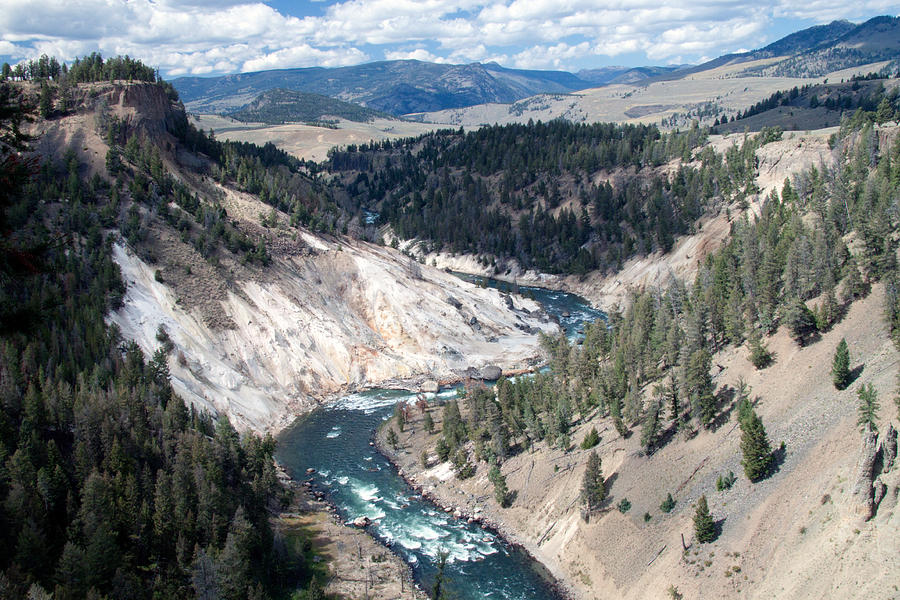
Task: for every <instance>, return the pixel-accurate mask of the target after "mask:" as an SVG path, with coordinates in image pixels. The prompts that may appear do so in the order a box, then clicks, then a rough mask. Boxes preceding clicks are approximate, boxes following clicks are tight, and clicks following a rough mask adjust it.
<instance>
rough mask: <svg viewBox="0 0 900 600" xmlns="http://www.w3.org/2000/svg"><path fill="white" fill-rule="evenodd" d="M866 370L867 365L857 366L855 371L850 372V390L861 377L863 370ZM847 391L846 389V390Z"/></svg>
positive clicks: (848, 383)
mask: <svg viewBox="0 0 900 600" xmlns="http://www.w3.org/2000/svg"><path fill="white" fill-rule="evenodd" d="M865 368H866V365H865V364H861V365H857V366H856V367H854V368H853V369H851V370H850V374H849V376H848V377H847V387H848V388H849V387H850V386H851V385H853V382H854V381H856V380H857V379H859V376H860V375H862V372H863V369H865ZM844 389H846V388H844Z"/></svg>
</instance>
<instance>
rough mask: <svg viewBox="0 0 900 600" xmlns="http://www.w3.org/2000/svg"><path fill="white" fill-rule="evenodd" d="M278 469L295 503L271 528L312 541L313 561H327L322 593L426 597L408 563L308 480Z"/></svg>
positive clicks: (375, 599) (375, 598)
mask: <svg viewBox="0 0 900 600" xmlns="http://www.w3.org/2000/svg"><path fill="white" fill-rule="evenodd" d="M276 472H277V474H278V479H279V481H280V482H281V484H282V485H283V486H285V487H287V488H288V489H290V490H291V491H292V492H293V501H292V503H291V505H290V506H289V507H288V508H287V509H286V510H284V511H282V512H281V513H279V514H278V515H277V517H275V518H274V520H273V528H274V529H275V530H276V531H278V532H280V533H281V535H282V536H283V537H284V538H285V539H288V538H290V537H291V536H292V535H298V536H301V537H303V538H305V539H308V540H310V542H311V543H312V547H313V551H314V554H315V557H316V559H319V561H321V563H323V564H324V565H326V566H325V567H324V568H325V569H326V570H327V572H328V576H327V579H326V581H324V582H322V583H323V584H325V593H326V594H328V595H329V596H330V597H338V598H347V599H354V600H355V599H361V598H368V599H369V600H398V599H407V600H428V595H427V594H426V593H425V592H424V590H422V589H421V588H420V587H419V586H418V584H417V583H416V582H415V579H414V578H413V573H412V569H410V567H409V565H407V564H406V563H405V562H403V560H402V559H401V558H400V557H399V556H397V555H396V554H394V553H393V552H392V551H391V550H390V549H389V548H387V547H385V546H384V545H383V544H381V543H380V542H379V541H378V540H377V539H375V537H374V536H372V535H371V534H369V533H368V532H367V531H366V530H364V529H360V528H356V527H352V526H350V525H349V524H348V523H346V522H345V521H344V520H343V519H342V518H341V517H340V514H339V513H338V511H337V508H336V507H335V506H334V505H333V504H331V503H330V502H329V501H328V499H327V495H326V494H324V493H323V492H321V491H320V490H317V489H315V486H314V484H313V482H312V480H311V479H309V480H306V481H303V482H300V481H297V480H296V479H294V478H292V477H291V476H290V475H289V474H288V473H287V470H286V469H285V468H284V467H283V466H281V465H279V464H278V463H276Z"/></svg>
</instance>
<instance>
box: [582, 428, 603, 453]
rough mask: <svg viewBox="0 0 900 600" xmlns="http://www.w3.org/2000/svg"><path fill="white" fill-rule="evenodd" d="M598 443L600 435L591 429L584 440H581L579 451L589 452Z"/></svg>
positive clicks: (594, 429)
mask: <svg viewBox="0 0 900 600" xmlns="http://www.w3.org/2000/svg"><path fill="white" fill-rule="evenodd" d="M599 443H600V434H599V433H597V428H596V427H591V430H590V431H589V432H587V434H585V436H584V439H583V440H581V449H582V450H590V449H591V448H593V447H594V446H596V445H597V444H599Z"/></svg>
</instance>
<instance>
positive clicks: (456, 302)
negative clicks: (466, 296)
mask: <svg viewBox="0 0 900 600" xmlns="http://www.w3.org/2000/svg"><path fill="white" fill-rule="evenodd" d="M447 304H449V305H450V306H452V307H453V308H456V309H460V308H462V302H460V301H459V300H457V299H456V298H454V297H453V296H447Z"/></svg>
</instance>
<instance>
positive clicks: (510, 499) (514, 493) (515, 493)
mask: <svg viewBox="0 0 900 600" xmlns="http://www.w3.org/2000/svg"><path fill="white" fill-rule="evenodd" d="M518 497H519V490H510V491H508V492H507V493H506V502H505V504H504V505H503V507H504V508H509V507H510V506H512V505H513V504H515V502H516V498H518Z"/></svg>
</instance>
